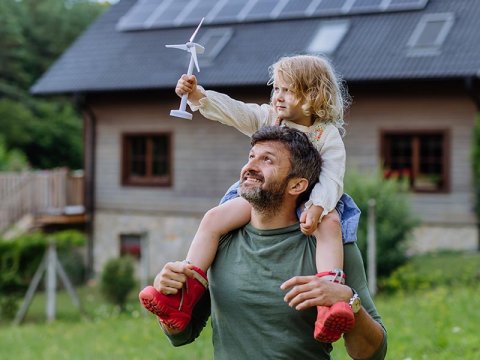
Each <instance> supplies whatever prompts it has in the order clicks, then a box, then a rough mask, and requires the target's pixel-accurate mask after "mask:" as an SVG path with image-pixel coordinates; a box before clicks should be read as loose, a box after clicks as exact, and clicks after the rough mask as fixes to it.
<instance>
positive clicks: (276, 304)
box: [169, 224, 386, 360]
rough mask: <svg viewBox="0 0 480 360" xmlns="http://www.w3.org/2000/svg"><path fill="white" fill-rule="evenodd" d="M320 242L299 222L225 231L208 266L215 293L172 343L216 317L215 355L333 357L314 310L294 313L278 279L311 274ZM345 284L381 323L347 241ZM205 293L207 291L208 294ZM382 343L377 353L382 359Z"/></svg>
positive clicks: (355, 252)
mask: <svg viewBox="0 0 480 360" xmlns="http://www.w3.org/2000/svg"><path fill="white" fill-rule="evenodd" d="M315 249H316V240H315V238H314V237H312V236H304V235H303V234H302V233H301V231H300V229H299V225H298V224H295V225H292V226H289V227H287V228H281V229H274V230H258V229H255V228H254V227H252V226H251V225H246V226H245V227H243V228H241V229H239V230H236V231H233V232H231V233H230V234H228V235H226V236H224V237H223V238H222V239H221V241H220V244H219V248H218V251H217V255H216V258H215V261H214V263H213V264H212V267H211V269H210V271H209V283H210V284H209V289H210V299H209V297H208V296H204V297H203V299H202V300H201V301H200V302H199V303H198V304H197V306H196V308H195V309H194V314H193V316H192V322H191V325H190V326H189V327H188V328H187V330H186V331H184V332H183V333H181V334H178V335H175V336H169V338H170V340H171V342H172V344H174V345H175V346H178V345H183V344H186V343H189V342H191V341H193V340H194V339H195V338H196V337H197V336H198V335H199V333H200V331H201V329H202V328H203V327H204V326H205V323H206V321H207V319H208V316H209V315H210V310H211V316H212V327H213V347H214V354H215V359H217V360H226V359H229V360H230V359H239V360H246V359H262V360H263V359H275V360H277V359H304V360H307V359H316V360H318V359H330V355H329V353H330V352H331V350H332V346H331V345H330V344H326V343H320V342H318V341H316V340H315V339H314V338H313V330H314V324H315V319H316V308H315V307H313V308H310V309H307V310H303V311H297V310H295V309H292V308H290V307H289V306H288V305H287V303H285V302H284V301H283V297H284V295H285V291H283V290H281V289H280V285H281V284H282V283H283V282H284V281H286V280H288V279H290V278H291V277H293V276H296V275H312V274H315V273H316V266H315ZM344 258H345V266H344V270H345V273H346V274H347V284H348V285H350V286H351V287H353V288H354V289H355V290H356V291H357V292H358V293H359V295H360V297H361V299H362V305H363V307H364V308H365V309H366V310H367V312H369V313H370V315H371V316H372V317H373V318H374V319H375V320H377V321H378V322H380V323H381V319H380V317H379V315H378V313H377V311H376V309H375V306H374V304H373V301H372V299H371V297H370V295H369V293H368V288H367V283H366V280H365V271H364V268H363V262H362V258H361V255H360V252H359V250H358V248H357V246H356V244H346V245H344ZM207 294H208V293H207ZM385 351H386V337H385V341H384V344H383V347H382V349H381V350H380V351H379V352H378V354H376V357H374V358H378V359H383V357H384V352H385Z"/></svg>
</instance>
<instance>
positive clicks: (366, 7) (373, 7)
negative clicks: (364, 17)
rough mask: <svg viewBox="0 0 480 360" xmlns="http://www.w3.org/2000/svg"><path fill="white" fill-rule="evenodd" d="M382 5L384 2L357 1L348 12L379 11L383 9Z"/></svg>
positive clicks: (375, 0)
mask: <svg viewBox="0 0 480 360" xmlns="http://www.w3.org/2000/svg"><path fill="white" fill-rule="evenodd" d="M384 3H385V0H361V1H359V0H357V1H355V2H354V3H353V4H352V6H351V7H350V10H349V11H350V12H351V13H358V12H370V11H372V12H374V11H378V10H379V9H384Z"/></svg>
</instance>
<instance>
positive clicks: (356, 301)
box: [348, 288, 362, 314]
mask: <svg viewBox="0 0 480 360" xmlns="http://www.w3.org/2000/svg"><path fill="white" fill-rule="evenodd" d="M350 289H352V293H353V296H352V297H351V298H350V300H349V301H348V305H350V308H351V309H352V312H353V313H354V314H356V313H358V312H359V311H360V308H361V307H362V301H361V300H360V296H358V294H357V292H356V291H355V289H353V288H350Z"/></svg>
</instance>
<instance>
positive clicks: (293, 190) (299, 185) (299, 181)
mask: <svg viewBox="0 0 480 360" xmlns="http://www.w3.org/2000/svg"><path fill="white" fill-rule="evenodd" d="M307 188H308V180H307V179H305V178H293V179H290V181H289V183H288V193H289V194H290V195H300V194H301V193H303V192H304V191H306V190H307Z"/></svg>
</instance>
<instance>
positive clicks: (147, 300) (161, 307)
mask: <svg viewBox="0 0 480 360" xmlns="http://www.w3.org/2000/svg"><path fill="white" fill-rule="evenodd" d="M192 270H193V271H194V277H193V278H188V279H187V282H186V283H185V284H184V285H183V288H182V289H180V291H179V292H177V293H176V294H173V295H164V294H162V293H161V292H159V291H157V290H156V289H155V288H154V287H153V286H147V287H146V288H145V289H143V290H142V291H140V293H139V294H138V298H139V299H140V303H141V304H142V305H143V306H144V307H145V308H146V309H147V310H148V311H150V312H151V313H153V314H155V315H157V316H158V318H159V320H160V321H161V322H162V323H163V324H165V325H166V326H168V327H171V328H174V329H177V330H180V331H183V330H184V329H185V328H186V327H187V325H188V323H189V322H190V319H191V318H192V310H193V307H194V306H195V304H196V303H197V302H198V300H200V298H201V297H202V295H203V294H204V292H205V290H206V289H207V287H208V280H207V275H206V274H205V273H204V272H203V270H201V269H200V268H198V267H196V266H194V267H193V268H192Z"/></svg>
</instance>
